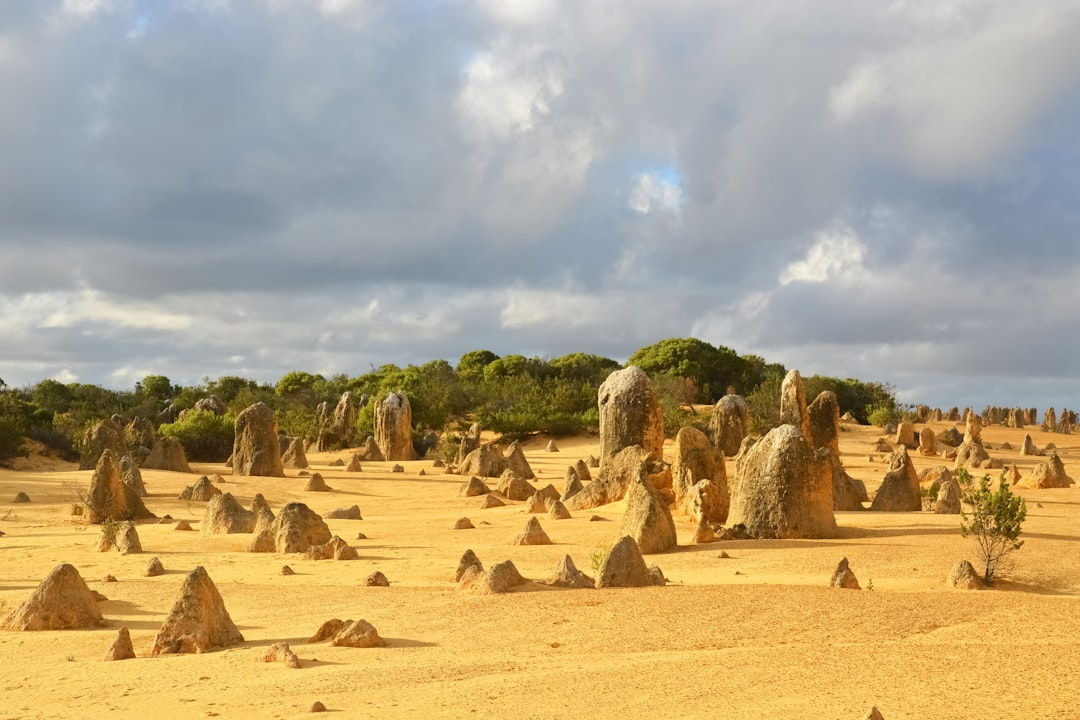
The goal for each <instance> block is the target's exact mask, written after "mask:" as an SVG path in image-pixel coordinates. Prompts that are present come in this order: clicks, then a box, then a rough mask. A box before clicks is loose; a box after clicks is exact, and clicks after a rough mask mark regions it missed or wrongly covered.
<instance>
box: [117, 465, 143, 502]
mask: <svg viewBox="0 0 1080 720" xmlns="http://www.w3.org/2000/svg"><path fill="white" fill-rule="evenodd" d="M120 479H121V480H123V481H124V483H125V484H127V485H128V486H129V487H130V488H131V489H132V490H134V491H135V494H136V495H138V496H139V497H146V494H147V493H146V483H144V482H143V476H142V472H140V471H139V466H138V465H136V464H135V461H134V460H132V459H131V456H130V455H124V456H123V457H122V458H120Z"/></svg>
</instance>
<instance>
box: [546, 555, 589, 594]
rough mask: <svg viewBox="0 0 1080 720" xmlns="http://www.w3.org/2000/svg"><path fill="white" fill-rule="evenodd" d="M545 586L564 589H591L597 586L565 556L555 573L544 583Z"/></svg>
mask: <svg viewBox="0 0 1080 720" xmlns="http://www.w3.org/2000/svg"><path fill="white" fill-rule="evenodd" d="M544 584H545V585H552V586H554V587H564V588H591V587H594V586H595V583H594V582H593V579H592V578H591V577H589V576H588V575H586V574H585V573H583V572H581V571H580V570H578V568H577V565H575V564H574V561H573V560H572V559H571V558H570V556H569V555H565V556H563V559H562V560H561V561H560V562H559V564H558V566H556V568H555V573H554V574H553V575H552V576H551V577H550V578H548V579H547V580H546V581H544Z"/></svg>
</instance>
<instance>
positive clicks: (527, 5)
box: [480, 0, 556, 26]
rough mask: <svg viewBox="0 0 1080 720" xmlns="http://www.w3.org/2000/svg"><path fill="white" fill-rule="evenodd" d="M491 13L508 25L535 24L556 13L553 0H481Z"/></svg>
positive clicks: (485, 8)
mask: <svg viewBox="0 0 1080 720" xmlns="http://www.w3.org/2000/svg"><path fill="white" fill-rule="evenodd" d="M480 5H481V6H482V7H483V8H484V10H486V11H487V13H488V14H489V15H491V16H492V17H493V18H495V19H496V20H498V21H499V22H503V23H506V24H508V25H526V26H527V25H534V24H537V23H540V22H543V21H545V20H548V19H550V18H551V17H553V16H554V15H555V10H556V5H555V3H554V2H553V1H552V0H480Z"/></svg>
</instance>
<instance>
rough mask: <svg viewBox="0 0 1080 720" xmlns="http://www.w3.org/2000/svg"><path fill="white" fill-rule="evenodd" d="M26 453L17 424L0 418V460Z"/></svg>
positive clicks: (23, 455) (25, 454)
mask: <svg viewBox="0 0 1080 720" xmlns="http://www.w3.org/2000/svg"><path fill="white" fill-rule="evenodd" d="M28 454H29V453H28V452H27V450H26V448H25V447H23V436H22V430H20V429H19V426H18V425H17V424H16V423H15V422H13V421H12V420H10V419H8V418H0V462H3V461H4V460H10V459H12V458H17V457H26V456H27V455H28Z"/></svg>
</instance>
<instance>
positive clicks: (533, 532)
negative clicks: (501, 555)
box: [512, 517, 552, 545]
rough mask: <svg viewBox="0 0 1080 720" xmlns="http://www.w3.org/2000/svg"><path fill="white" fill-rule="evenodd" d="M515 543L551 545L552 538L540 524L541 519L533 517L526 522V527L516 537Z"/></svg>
mask: <svg viewBox="0 0 1080 720" xmlns="http://www.w3.org/2000/svg"><path fill="white" fill-rule="evenodd" d="M512 544H513V545H551V544H552V543H551V538H549V537H548V535H547V533H546V532H544V528H542V527H541V526H540V521H539V520H537V519H536V518H535V517H531V518H529V519H528V521H527V522H526V523H525V527H524V529H523V530H522V531H521V532H520V533H519V534H518V536H517V537H515V538H514V540H513V542H512Z"/></svg>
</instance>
